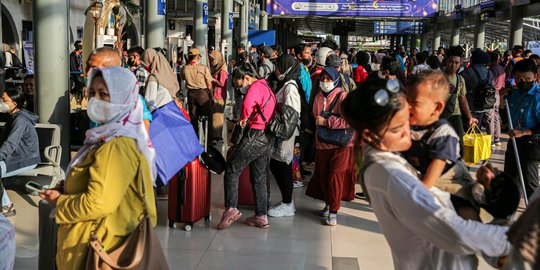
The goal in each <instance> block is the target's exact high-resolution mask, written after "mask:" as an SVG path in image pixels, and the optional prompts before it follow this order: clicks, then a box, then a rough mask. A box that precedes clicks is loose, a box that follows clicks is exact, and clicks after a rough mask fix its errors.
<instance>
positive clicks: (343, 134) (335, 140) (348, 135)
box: [317, 92, 354, 147]
mask: <svg viewBox="0 0 540 270" xmlns="http://www.w3.org/2000/svg"><path fill="white" fill-rule="evenodd" d="M344 93H346V92H341V93H340V94H339V95H338V96H337V97H336V98H335V99H334V101H333V102H332V104H331V105H330V107H329V108H328V110H326V111H322V112H321V116H322V117H324V118H326V119H328V118H329V117H330V116H332V115H334V116H340V115H339V114H336V113H333V112H332V110H333V109H334V107H335V106H336V103H337V101H338V100H339V99H340V97H341V95H343V94H344ZM353 136H354V129H353V128H346V129H331V128H328V127H325V126H317V137H318V138H319V141H321V142H323V143H327V144H332V145H337V146H339V147H343V146H346V145H347V144H349V142H350V141H351V139H352V138H353Z"/></svg>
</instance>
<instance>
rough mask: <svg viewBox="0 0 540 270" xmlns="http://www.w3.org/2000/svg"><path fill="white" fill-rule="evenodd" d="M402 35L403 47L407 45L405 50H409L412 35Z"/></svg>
mask: <svg viewBox="0 0 540 270" xmlns="http://www.w3.org/2000/svg"><path fill="white" fill-rule="evenodd" d="M401 37H402V42H401V45H402V46H403V47H405V50H407V47H409V38H410V36H408V35H405V36H401Z"/></svg>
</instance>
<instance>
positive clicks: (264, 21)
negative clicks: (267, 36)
mask: <svg viewBox="0 0 540 270" xmlns="http://www.w3.org/2000/svg"><path fill="white" fill-rule="evenodd" d="M259 22H260V24H261V25H260V27H259V28H260V29H261V30H268V13H266V11H264V10H263V11H261V18H260V19H259Z"/></svg>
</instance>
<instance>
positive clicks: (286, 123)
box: [265, 84, 300, 140]
mask: <svg viewBox="0 0 540 270" xmlns="http://www.w3.org/2000/svg"><path fill="white" fill-rule="evenodd" d="M295 85H296V84H295ZM299 118H300V114H299V113H298V112H297V111H296V110H295V109H294V108H293V107H291V106H289V105H287V104H285V103H278V104H277V106H276V114H275V116H274V118H272V120H270V122H268V123H267V124H266V128H267V130H268V131H269V132H270V133H271V134H273V135H274V136H275V137H276V138H278V139H281V140H288V139H290V138H291V137H292V136H293V135H294V131H295V130H296V127H297V126H298V120H299ZM265 122H266V120H265Z"/></svg>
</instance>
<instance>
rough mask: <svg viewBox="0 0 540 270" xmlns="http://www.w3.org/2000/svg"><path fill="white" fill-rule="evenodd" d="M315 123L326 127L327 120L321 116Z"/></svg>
mask: <svg viewBox="0 0 540 270" xmlns="http://www.w3.org/2000/svg"><path fill="white" fill-rule="evenodd" d="M315 123H316V124H317V126H326V118H324V117H322V116H320V115H319V116H317V119H315Z"/></svg>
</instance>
